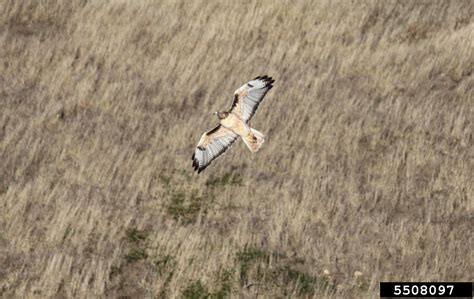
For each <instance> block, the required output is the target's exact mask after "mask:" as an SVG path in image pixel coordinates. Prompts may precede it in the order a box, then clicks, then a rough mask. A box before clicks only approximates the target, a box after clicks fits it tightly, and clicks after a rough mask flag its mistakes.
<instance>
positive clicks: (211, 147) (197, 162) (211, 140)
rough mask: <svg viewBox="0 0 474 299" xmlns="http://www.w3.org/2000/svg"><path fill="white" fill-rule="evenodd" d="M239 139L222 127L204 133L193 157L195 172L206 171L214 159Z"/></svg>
mask: <svg viewBox="0 0 474 299" xmlns="http://www.w3.org/2000/svg"><path fill="white" fill-rule="evenodd" d="M238 137H239V135H237V134H236V133H234V132H232V131H231V130H229V129H227V128H225V127H223V126H221V125H218V126H217V127H215V128H214V129H212V130H210V131H208V132H206V133H204V134H203V135H202V136H201V139H200V140H199V143H198V145H197V147H196V149H195V150H194V154H193V157H192V160H193V167H194V170H196V171H197V172H198V173H200V172H201V171H203V170H204V169H206V167H207V166H209V164H211V162H212V161H213V160H214V159H216V158H217V157H219V156H220V155H222V154H223V153H224V152H225V151H226V150H227V149H228V148H229V147H231V146H232V144H233V143H234V142H235V141H236V140H237V138H238Z"/></svg>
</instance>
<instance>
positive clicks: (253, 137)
mask: <svg viewBox="0 0 474 299" xmlns="http://www.w3.org/2000/svg"><path fill="white" fill-rule="evenodd" d="M250 131H251V132H252V134H249V135H248V136H245V137H243V138H242V139H243V140H244V143H245V145H247V147H248V148H249V150H250V151H251V152H252V153H255V152H257V151H258V150H259V149H260V147H261V146H262V144H263V142H265V135H263V134H262V133H261V132H259V131H257V130H255V129H252V128H251V129H250Z"/></svg>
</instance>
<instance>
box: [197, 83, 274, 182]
mask: <svg viewBox="0 0 474 299" xmlns="http://www.w3.org/2000/svg"><path fill="white" fill-rule="evenodd" d="M273 82H275V80H273V79H272V78H271V77H268V76H258V77H256V78H255V79H253V80H251V81H249V82H247V83H245V84H244V85H242V86H241V87H240V88H238V89H237V90H236V91H235V92H234V101H233V102H232V106H231V107H230V109H229V111H217V112H215V113H214V115H216V116H217V118H218V119H219V124H218V125H217V127H215V128H214V129H212V130H209V131H207V132H206V133H204V134H203V135H202V136H201V139H200V140H199V143H198V144H197V146H196V149H195V150H194V154H193V157H192V160H193V167H194V170H196V171H197V172H198V173H200V172H201V171H203V170H204V169H206V167H207V166H209V164H211V162H212V161H213V160H214V159H216V158H217V157H219V156H220V155H222V154H223V153H224V152H225V151H226V150H227V149H228V148H229V147H230V146H231V145H232V144H233V143H234V142H235V141H236V140H237V139H238V138H239V137H242V140H243V141H244V143H245V145H247V147H248V148H249V150H250V151H251V152H253V153H255V152H257V151H258V150H259V149H260V147H261V146H262V144H263V141H264V137H265V136H264V135H263V134H262V133H260V132H259V131H257V130H255V129H253V128H251V127H250V123H249V122H250V119H252V116H253V115H254V114H255V112H256V111H257V108H258V106H259V105H260V103H261V102H262V101H263V98H264V97H265V95H266V94H267V92H268V91H269V90H270V89H271V88H272V87H273V85H272V84H273Z"/></svg>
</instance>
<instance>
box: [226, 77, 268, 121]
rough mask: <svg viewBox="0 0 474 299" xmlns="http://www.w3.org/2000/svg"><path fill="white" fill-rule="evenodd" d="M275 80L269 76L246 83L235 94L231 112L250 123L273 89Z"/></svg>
mask: <svg viewBox="0 0 474 299" xmlns="http://www.w3.org/2000/svg"><path fill="white" fill-rule="evenodd" d="M273 82H275V80H273V79H272V77H268V76H259V77H256V78H255V79H253V80H251V81H249V82H247V83H245V84H244V85H242V86H241V87H240V88H239V89H237V90H236V91H235V93H234V101H233V103H232V107H231V109H230V112H234V113H236V114H237V115H238V116H239V117H240V118H241V119H242V120H243V121H245V122H246V123H248V122H249V121H250V119H251V118H252V116H253V115H254V114H255V112H256V111H257V108H258V106H259V105H260V103H261V102H262V101H263V98H264V97H265V95H266V94H267V92H268V91H269V90H270V89H271V88H272V87H273V85H272V84H273Z"/></svg>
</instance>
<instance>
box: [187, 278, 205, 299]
mask: <svg viewBox="0 0 474 299" xmlns="http://www.w3.org/2000/svg"><path fill="white" fill-rule="evenodd" d="M210 295H211V294H210V293H209V292H208V290H207V287H206V286H205V285H203V284H202V283H201V281H200V280H197V281H195V282H193V283H191V284H190V285H189V286H187V287H186V288H185V289H184V290H183V298H186V299H204V298H209V297H210Z"/></svg>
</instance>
